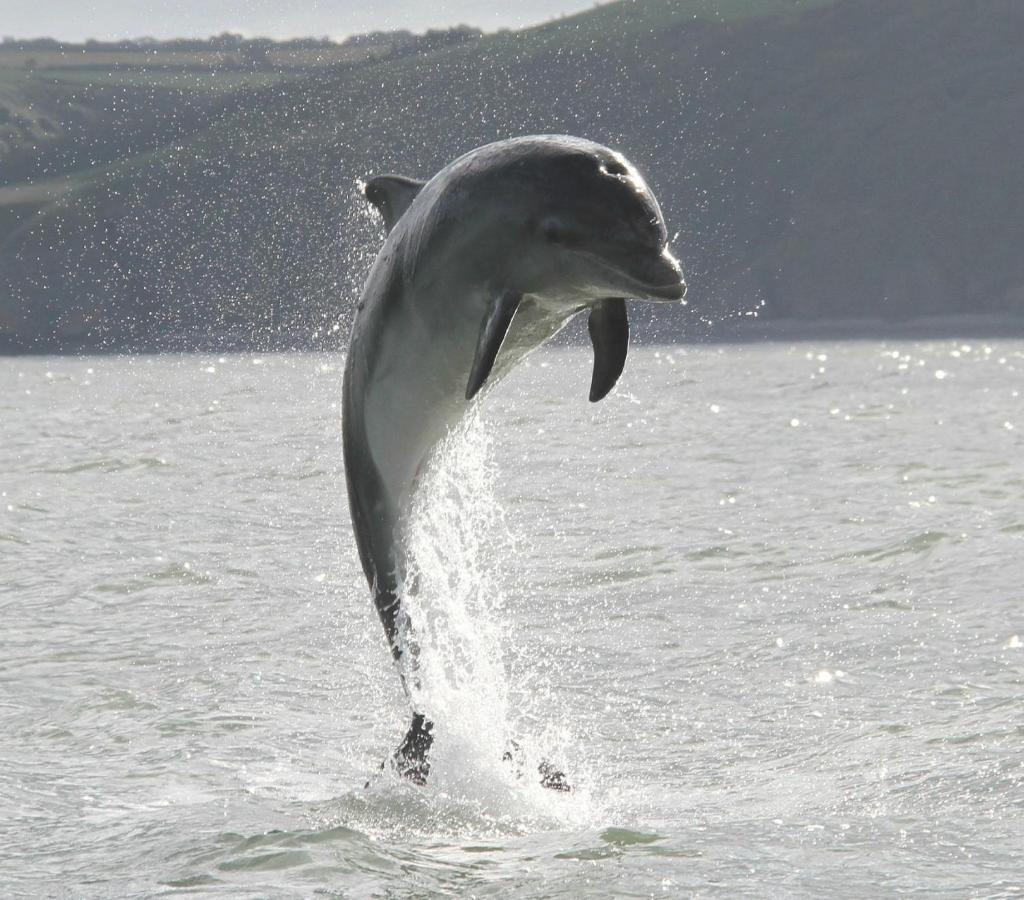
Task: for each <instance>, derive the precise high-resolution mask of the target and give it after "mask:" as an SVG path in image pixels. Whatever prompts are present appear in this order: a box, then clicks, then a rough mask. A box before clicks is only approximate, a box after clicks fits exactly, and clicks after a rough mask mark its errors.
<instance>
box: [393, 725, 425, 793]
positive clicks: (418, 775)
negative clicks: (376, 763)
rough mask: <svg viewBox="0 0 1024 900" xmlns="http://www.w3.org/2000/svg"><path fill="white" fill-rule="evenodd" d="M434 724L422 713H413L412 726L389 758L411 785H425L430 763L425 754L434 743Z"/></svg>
mask: <svg viewBox="0 0 1024 900" xmlns="http://www.w3.org/2000/svg"><path fill="white" fill-rule="evenodd" d="M433 730H434V723H433V722H430V721H428V720H427V719H426V718H425V717H424V716H423V713H414V714H413V717H412V725H410V726H409V731H408V732H407V733H406V735H405V740H403V741H402V743H401V744H400V745H399V747H398V749H397V750H396V751H395V752H394V754H393V755H392V757H391V761H392V763H393V764H394V766H395V769H396V770H397V772H398V774H399V775H401V776H402V777H403V778H408V779H409V780H410V781H411V782H412V783H413V784H418V785H425V784H426V783H427V775H429V774H430V762H429V761H428V760H427V753H428V751H429V750H430V745H431V744H433V743H434V736H433V735H432V734H431V732H432V731H433Z"/></svg>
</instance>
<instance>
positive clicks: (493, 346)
mask: <svg viewBox="0 0 1024 900" xmlns="http://www.w3.org/2000/svg"><path fill="white" fill-rule="evenodd" d="M522 299H523V295H522V294H516V293H513V292H511V291H506V292H505V293H502V294H498V296H497V297H495V298H494V300H492V301H491V305H490V307H489V308H488V310H487V315H486V316H484V321H483V323H482V324H481V326H480V337H479V338H477V342H476V354H475V355H474V357H473V368H472V369H470V371H469V381H468V382H466V399H467V400H472V399H473V398H474V397H475V396H476V393H477V391H479V390H480V388H481V387H483V384H484V382H485V381H486V380H487V376H488V375H490V374H491V369H493V368H494V360H495V359H496V358H497V356H498V351H499V350H500V349H501V342H502V341H504V340H505V335H506V334H507V332H508V327H509V325H511V324H512V317H513V316H514V315H515V314H516V310H517V309H518V308H519V301H520V300H522Z"/></svg>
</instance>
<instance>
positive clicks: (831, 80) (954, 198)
mask: <svg viewBox="0 0 1024 900" xmlns="http://www.w3.org/2000/svg"><path fill="white" fill-rule="evenodd" d="M1022 37H1024V7H1021V6H1020V4H1018V3H1016V2H1014V0H902V2H900V3H893V2H891V0H837V2H829V0H813V2H812V0H804V2H796V0H719V2H714V0H677V2H672V0H647V2H643V0H637V2H620V3H612V4H608V5H607V6H603V7H598V8H596V9H594V10H591V11H588V12H586V13H583V14H580V15H577V16H573V17H568V18H565V19H562V20H558V21H556V22H553V23H550V24H548V25H545V26H541V27H538V28H534V29H528V30H525V31H522V32H515V33H499V34H495V35H489V36H486V37H484V38H481V39H476V40H472V41H467V42H464V43H460V44H459V45H457V46H449V47H441V48H439V49H436V50H431V49H430V48H429V47H428V48H420V50H419V51H418V52H416V53H407V54H402V53H397V54H391V55H388V56H387V58H367V59H364V60H361V61H357V62H353V63H347V64H344V65H333V66H327V67H320V68H318V69H316V70H313V71H307V72H305V73H291V74H290V75H289V77H287V78H282V79H280V80H278V81H276V82H275V83H274V84H272V85H269V86H268V85H251V86H248V87H245V88H244V89H242V90H236V91H234V92H233V93H230V94H229V95H228V96H230V98H231V99H230V103H226V102H224V100H223V97H222V99H221V100H220V101H218V104H219V105H216V106H213V105H210V103H209V101H208V100H206V101H203V102H204V103H206V104H207V105H205V106H203V105H202V104H198V103H195V104H193V105H191V106H189V110H191V111H193V112H194V111H196V110H198V113H195V122H198V124H195V123H193V124H192V125H190V126H189V127H190V128H191V129H192V130H188V129H179V131H178V132H176V133H175V136H174V137H173V138H172V139H169V140H162V139H151V140H150V141H149V143H148V144H146V145H145V146H144V148H143V149H141V150H140V152H138V153H133V154H130V155H127V156H123V157H118V158H116V159H106V160H103V161H101V162H99V163H97V164H96V165H89V166H86V167H78V168H77V169H68V170H65V171H64V172H63V174H62V175H61V176H60V177H59V178H55V179H51V180H49V181H46V180H45V179H39V178H34V179H33V181H32V183H27V182H22V183H20V184H9V185H8V186H7V187H5V188H0V341H4V340H5V341H6V343H7V345H8V346H11V347H21V348H44V347H45V348H58V349H59V348H62V347H74V346H81V345H86V346H90V345H97V344H98V345H101V346H105V347H109V348H136V347H182V346H289V345H299V346H325V345H332V344H336V343H340V342H342V341H343V338H344V335H345V327H344V323H345V320H346V317H347V312H348V309H349V308H350V307H351V304H352V302H353V299H354V297H355V295H356V293H357V292H358V288H359V285H360V282H361V280H362V277H363V275H364V274H365V271H366V267H367V265H368V262H369V260H370V259H372V255H373V253H374V252H375V250H376V247H377V246H378V245H379V241H380V229H379V226H378V225H377V224H376V222H375V220H374V219H373V217H372V216H371V215H370V214H369V213H368V212H367V210H366V209H365V205H364V203H363V201H362V200H361V199H360V198H359V197H358V196H357V192H356V190H355V184H356V179H358V178H360V177H363V176H365V175H367V174H370V173H375V172H381V171H385V170H389V171H398V172H402V173H406V174H411V175H419V176H427V175H430V174H432V173H433V172H434V171H436V170H437V169H438V168H439V167H440V166H442V165H443V164H444V163H445V162H447V161H448V160H450V159H451V158H453V157H454V156H455V155H457V154H458V153H460V152H463V151H465V150H467V149H470V148H471V147H473V146H476V145H478V144H481V143H484V142H486V141H490V140H495V139H498V138H502V137H507V136H510V135H514V134H523V133H537V132H565V133H576V134H582V135H586V136H588V137H591V138H594V139H596V140H599V141H604V142H606V143H609V144H611V145H613V146H616V147H618V148H620V149H622V150H623V151H624V152H626V153H627V155H629V156H630V157H631V158H632V159H634V161H636V162H637V163H638V164H639V165H640V166H641V168H643V169H644V170H645V171H646V172H647V174H648V176H649V178H650V181H651V182H652V185H653V186H654V188H655V190H656V193H657V194H658V196H659V198H660V199H661V201H662V206H663V208H664V209H665V211H666V216H667V218H668V219H669V222H670V228H672V229H673V230H678V231H679V238H678V240H677V241H676V247H677V249H678V251H679V253H680V256H681V257H682V258H683V260H684V263H685V265H686V268H687V272H688V280H689V281H690V283H691V286H692V287H691V298H692V303H691V312H690V316H691V318H689V319H685V318H683V313H682V311H677V312H675V313H674V314H669V318H667V319H661V320H658V321H652V322H651V323H649V326H648V327H649V329H650V330H652V331H656V332H657V333H659V334H661V335H662V336H672V335H674V334H678V333H679V332H680V331H681V330H683V329H684V328H685V329H690V330H692V329H693V328H694V322H693V319H692V316H693V315H694V314H698V315H701V316H703V317H704V319H705V320H708V321H710V322H712V323H719V322H722V321H728V320H730V319H731V318H733V317H735V316H736V315H739V314H742V313H743V312H745V311H750V310H755V309H757V310H760V314H761V315H762V316H763V317H765V318H768V319H775V320H791V321H800V322H816V321H822V320H827V319H836V318H843V319H848V318H859V317H876V318H882V319H887V320H901V319H906V318H909V317H914V316H923V315H957V314H963V313H979V312H983V313H984V312H1016V313H1022V314H1024V256H1022V255H1021V254H1020V253H1019V252H1018V250H1017V248H1018V247H1019V246H1021V245H1022V243H1024V217H1021V216H1020V214H1019V212H1018V210H1017V207H1018V206H1019V199H1018V198H1019V197H1020V196H1022V194H1024V172H1022V171H1021V167H1020V165H1019V160H1020V159H1021V158H1022V157H1024V127H1022V124H1021V123H1022V122H1024V108H1022V107H1024V54H1021V53H1020V50H1019V48H1020V46H1021V38H1022ZM183 118H184V117H183ZM191 121H192V120H190V122H191ZM193 125H194V127H193ZM125 127H128V126H127V125H126V126H125ZM147 133H149V132H147ZM339 323H340V326H339ZM700 327H703V326H700Z"/></svg>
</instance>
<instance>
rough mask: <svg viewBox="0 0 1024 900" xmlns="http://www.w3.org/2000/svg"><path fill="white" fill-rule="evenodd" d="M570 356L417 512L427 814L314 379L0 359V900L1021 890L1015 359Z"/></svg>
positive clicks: (967, 347) (849, 353)
mask: <svg viewBox="0 0 1024 900" xmlns="http://www.w3.org/2000/svg"><path fill="white" fill-rule="evenodd" d="M590 360H591V356H590V351H589V350H586V349H583V348H562V349H550V350H543V351H540V352H538V353H537V354H535V355H534V356H532V357H531V358H530V360H529V362H528V364H526V365H524V366H523V367H522V368H521V369H520V370H518V371H517V372H516V373H515V374H514V375H513V376H511V377H510V379H509V380H508V381H507V382H506V383H504V384H502V385H501V386H500V387H499V388H498V389H497V390H496V391H494V392H493V393H492V394H491V395H490V396H489V397H487V398H486V400H485V402H484V403H483V404H481V405H480V408H479V409H478V411H477V413H476V415H474V416H472V417H471V419H470V420H469V421H468V422H467V424H466V426H465V428H464V429H462V430H460V432H459V433H458V434H455V435H453V436H452V438H451V440H450V441H449V442H448V444H447V445H446V447H445V451H444V453H442V454H440V455H439V457H438V459H437V460H436V462H435V465H434V466H433V468H432V469H431V471H430V473H429V477H428V478H427V479H426V482H425V484H424V490H423V492H422V494H421V496H420V500H419V503H418V507H417V516H416V525H415V528H414V531H413V546H414V554H415V559H416V567H417V575H418V578H417V587H416V591H415V595H414V596H410V598H409V608H410V610H411V615H412V616H413V617H414V620H415V622H416V623H417V631H418V633H417V640H418V642H419V644H420V650H421V670H420V676H421V677H420V683H419V686H418V687H417V688H416V690H417V691H419V694H418V701H419V702H421V703H422V704H424V705H425V706H426V707H427V708H429V710H430V713H431V715H432V716H433V717H434V718H435V719H436V721H437V742H436V746H435V752H434V754H433V758H432V771H431V778H430V783H429V784H428V786H427V787H426V788H418V787H416V786H414V785H411V784H408V783H405V782H402V781H400V780H398V779H397V778H395V777H394V775H393V774H391V773H389V772H387V771H385V772H384V773H383V774H378V773H379V766H380V763H381V762H382V760H384V759H385V758H386V757H387V756H388V754H389V753H390V752H391V751H392V750H393V749H394V748H395V747H396V746H397V744H398V743H399V741H400V740H401V738H402V736H403V735H404V733H405V730H406V728H407V727H408V724H409V709H408V703H407V701H406V699H405V697H404V695H403V693H402V690H401V687H400V685H399V681H398V678H397V676H396V674H395V672H394V669H393V664H392V662H391V658H390V654H389V653H388V651H387V648H386V646H385V642H384V634H383V629H382V628H381V626H380V623H379V622H378V620H377V618H376V615H375V613H374V611H373V607H372V604H371V602H370V596H369V592H368V589H367V586H366V582H365V580H364V578H363V575H362V572H361V571H360V569H359V564H358V560H357V557H356V553H355V549H354V544H353V540H352V534H351V526H350V524H349V519H348V510H347V506H346V500H345V487H344V471H343V465H342V457H341V437H340V415H341V411H340V393H341V373H342V369H343V359H342V357H341V356H339V355H330V354H327V355H320V354H279V355H267V356H253V355H245V354H239V355H231V356H225V357H216V356H197V355H182V356H152V357H146V356H142V357H86V358H54V357H48V358H47V357H34V358H7V359H0V387H2V390H0V894H2V895H3V896H5V897H6V896H13V897H17V896H26V897H27V896H40V895H48V896H75V897H80V896H81V897H93V896H95V897H109V896H132V897H150V896H163V895H166V896H174V895H176V894H181V895H194V894H201V895H209V896H215V897H216V896H225V897H228V896H230V897H246V896H253V897H257V896H259V897H293V896H294V897H307V896H310V895H311V894H314V893H316V894H317V895H322V896H339V897H341V896H344V897H375V896H388V897H402V896H417V897H418V896H425V895H428V896H429V895H431V894H445V893H463V894H465V895H467V896H501V897H558V896H565V897H575V896H580V895H593V896H616V897H617V896H688V895H700V896H708V895H717V896H723V897H737V896H751V897H762V896H805V897H820V896H832V897H875V896H879V895H883V894H892V893H897V892H904V893H909V894H917V895H920V896H933V895H935V894H936V893H942V894H943V895H945V896H985V897H993V896H994V897H999V896H1005V897H1011V896H1019V895H1021V893H1022V892H1024V405H1022V404H1024V401H1022V398H1021V393H1022V392H1024V343H1022V342H1020V341H1014V340H977V339H975V340H971V341H966V342H965V341H953V340H942V341H930V342H914V341H909V340H904V341H890V342H881V341H849V342H828V341H805V342H800V343H794V344H789V343H769V344H761V345H735V346H679V347H662V348H634V349H633V350H632V351H631V354H630V357H629V360H628V362H627V368H626V372H625V374H624V376H623V378H622V380H621V381H620V384H619V386H618V388H617V390H616V391H615V392H614V393H613V394H612V395H611V396H609V397H608V398H607V399H605V400H604V401H602V402H601V403H599V404H589V403H588V402H587V400H586V394H587V385H588V383H589V367H590V364H591V362H590ZM509 741H515V742H516V743H517V744H518V745H519V746H520V747H521V748H522V752H523V756H524V758H525V762H520V763H516V764H510V763H508V762H504V761H503V760H502V755H503V751H504V749H505V748H507V747H508V743H509ZM542 760H550V761H551V762H553V763H555V764H557V766H558V767H560V768H562V769H564V771H565V772H566V776H567V778H568V779H569V780H570V782H571V783H572V784H573V786H574V791H573V792H572V793H571V794H559V793H555V792H550V791H545V790H543V789H541V788H540V786H539V784H538V783H537V780H536V776H535V775H534V772H535V767H536V765H537V764H538V763H539V762H540V761H542ZM368 780H369V782H370V784H369V787H364V785H365V784H366V783H367V781H368Z"/></svg>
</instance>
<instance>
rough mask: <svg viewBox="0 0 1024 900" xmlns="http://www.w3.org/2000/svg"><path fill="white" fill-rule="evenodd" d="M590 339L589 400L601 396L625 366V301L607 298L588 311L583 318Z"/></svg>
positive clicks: (626, 334)
mask: <svg viewBox="0 0 1024 900" xmlns="http://www.w3.org/2000/svg"><path fill="white" fill-rule="evenodd" d="M587 330H588V331H589V332H590V341H591V343H592V344H593V345H594V375H593V377H592V378H591V379H590V402H591V403H596V402H597V401H598V400H602V399H604V398H605V397H606V396H607V395H608V392H609V391H610V390H611V389H612V388H613V387H615V382H616V381H618V380H619V376H620V375H621V374H622V368H623V366H625V365H626V351H627V349H628V348H629V319H627V318H626V301H625V300H623V299H622V298H621V297H607V298H606V299H604V300H601V301H600V302H599V303H598V304H597V305H596V306H595V307H594V308H593V309H592V310H591V311H590V318H589V319H588V320H587Z"/></svg>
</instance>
